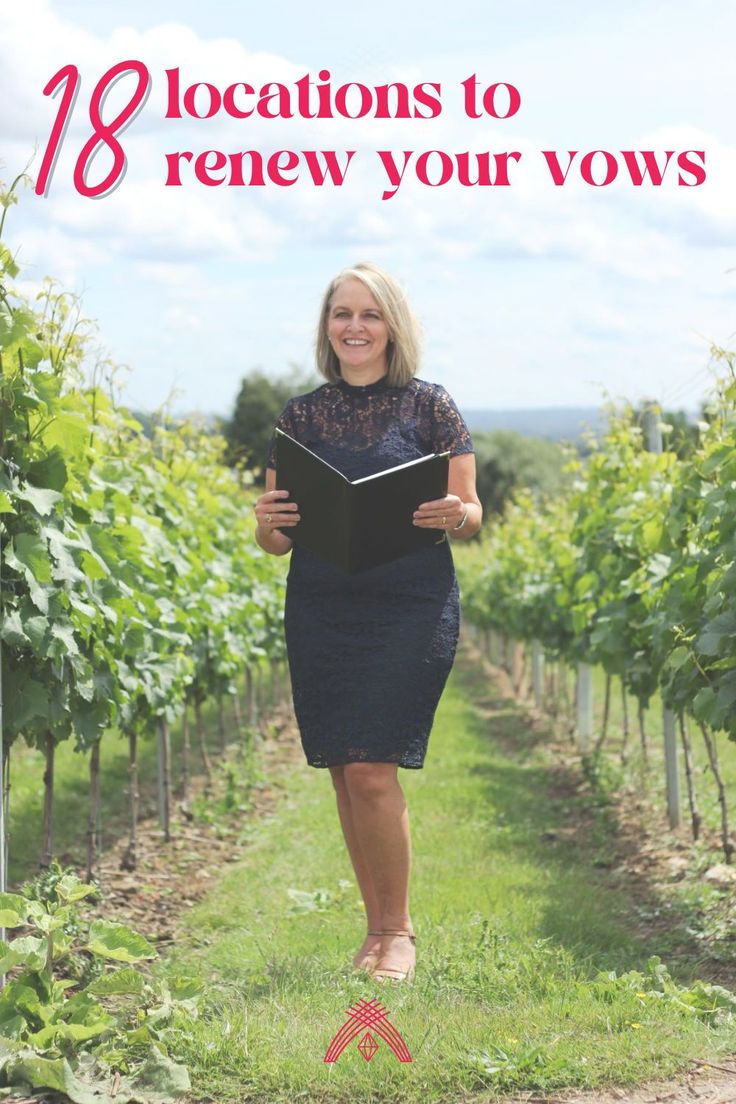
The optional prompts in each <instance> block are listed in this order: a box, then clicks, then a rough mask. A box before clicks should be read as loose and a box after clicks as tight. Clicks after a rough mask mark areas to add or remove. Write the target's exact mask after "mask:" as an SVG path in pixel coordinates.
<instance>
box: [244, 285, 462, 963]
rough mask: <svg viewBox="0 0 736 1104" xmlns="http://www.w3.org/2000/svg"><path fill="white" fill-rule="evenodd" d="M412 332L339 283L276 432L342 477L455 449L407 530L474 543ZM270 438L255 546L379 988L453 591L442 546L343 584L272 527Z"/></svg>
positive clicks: (439, 410)
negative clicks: (310, 382) (281, 598)
mask: <svg viewBox="0 0 736 1104" xmlns="http://www.w3.org/2000/svg"><path fill="white" fill-rule="evenodd" d="M419 351H420V340H419V328H418V325H417V322H416V320H415V318H414V316H413V314H412V312H411V310H410V308H409V306H408V304H407V302H406V298H405V296H404V294H403V292H402V290H401V288H400V286H399V285H398V284H397V283H396V281H395V280H394V279H393V278H392V277H391V276H390V275H389V274H388V273H386V272H384V271H383V270H382V269H380V268H378V267H377V266H376V265H373V264H358V265H356V266H355V267H354V268H348V269H344V270H343V271H342V272H340V273H339V274H338V275H337V276H336V277H335V278H334V280H332V282H331V283H330V284H329V286H328V288H327V290H326V292H325V295H324V298H323V301H322V308H321V312H320V318H319V325H318V330H317V340H316V359H317V365H318V367H319V370H320V372H321V373H322V375H324V376H325V378H326V380H327V382H326V383H325V384H323V385H321V386H320V387H318V388H316V389H315V390H314V391H311V392H308V393H307V394H304V395H298V396H296V397H295V398H292V399H290V400H289V401H288V402H287V404H286V406H285V407H284V409H283V411H282V413H281V415H280V417H279V419H278V422H277V425H278V426H279V428H281V429H282V430H284V432H286V433H288V434H290V436H292V437H294V438H295V439H296V440H297V441H299V442H300V443H302V444H304V445H306V446H307V448H310V449H311V450H312V451H313V452H315V453H317V454H318V455H319V456H321V457H322V458H323V459H324V460H326V461H327V462H328V463H330V464H331V465H332V466H333V467H335V468H337V469H338V470H339V471H342V472H343V474H344V475H346V476H347V477H348V479H358V478H360V477H362V476H365V475H372V474H374V473H376V472H379V471H383V470H384V469H385V468H390V467H393V466H394V465H396V464H401V463H403V462H405V461H407V460H413V459H415V458H417V457H420V456H425V455H427V454H428V453H431V452H442V451H445V450H449V451H450V452H451V457H450V471H449V482H448V493H447V495H446V497H445V498H442V499H439V500H435V501H432V502H424V503H422V504H421V505H420V506H419V508H418V509H417V510H416V512H415V513H414V517H413V522H414V524H415V525H418V526H422V527H424V528H429V529H444V530H445V532H446V533H447V534H449V535H451V536H452V537H453V538H454V539H455V540H467V539H469V538H470V537H472V536H474V534H475V533H477V532H478V530H479V528H480V525H481V518H482V507H481V504H480V501H479V499H478V495H477V493H476V489H475V455H474V453H473V443H472V440H471V437H470V433H469V432H468V428H467V426H466V425H465V422H464V421H463V419H462V417H461V415H460V413H459V411H458V409H457V407H456V405H455V403H454V401H453V400H452V398H451V397H450V395H449V394H448V392H447V391H446V390H445V388H444V387H442V386H441V385H440V384H434V383H429V382H427V381H425V380H421V379H417V378H416V375H415V373H416V370H417V367H418V361H419ZM275 485H276V473H275V434H274V437H273V438H272V441H271V446H270V449H269V453H268V457H267V459H266V491H265V494H263V495H261V497H260V498H259V499H258V501H257V503H256V506H255V511H256V516H257V518H258V526H257V529H256V540H257V542H258V544H259V545H260V546H261V548H263V549H265V550H266V551H267V552H271V553H273V554H274V555H277V556H281V555H284V554H285V553H286V552H289V551H291V553H292V555H291V562H290V565H289V572H288V577H287V587H286V600H285V605H284V630H285V635H286V645H287V653H288V659H289V670H290V674H291V684H292V693H293V698H294V711H295V715H296V719H297V723H298V725H299V730H300V734H301V740H302V745H303V748H304V751H305V754H306V757H307V762H308V763H309V765H310V766H313V767H318V768H327V769H329V771H330V774H331V776H332V782H333V785H334V787H335V791H336V797H337V808H338V812H339V816H340V822H341V825H342V830H343V833H344V836H345V842H346V844H347V847H348V851H349V853H350V858H351V860H352V863H353V867H354V869H355V876H356V878H357V881H358V885H359V886H360V891H361V894H362V897H363V901H364V904H365V909H366V918H367V922H368V934H367V935H366V937H365V940H364V941H363V945H362V946H361V947H360V949H359V951H358V953H357V954H356V956H355V958H354V959H353V965H354V966H355V967H356V968H358V969H366V970H368V971H370V972H372V974H373V977H375V978H377V979H379V980H383V979H385V978H395V979H397V980H402V979H408V978H411V976H412V975H413V973H414V966H415V958H416V956H415V946H414V944H415V938H416V937H415V935H414V931H413V927H412V922H411V916H410V912H409V874H410V868H411V841H410V835H409V815H408V810H407V807H406V801H405V799H404V794H403V791H402V789H401V785H400V783H399V780H398V767H405V768H410V769H420V768H421V767H423V765H424V756H425V753H426V750H427V741H428V738H429V733H430V730H431V727H432V722H433V718H434V714H435V710H436V708H437V704H438V701H439V698H440V695H441V694H442V690H443V688H444V686H445V682H446V679H447V676H448V674H449V672H450V668H451V667H452V663H453V660H454V657H455V650H456V647H457V640H458V627H459V590H458V584H457V579H456V576H455V569H454V564H453V560H452V553H451V551H450V546H449V544H448V543H447V539H446V538H445V539H444V540H440V541H439V543H435V544H432V545H431V546H430V547H427V548H423V549H421V550H420V551H419V552H415V553H411V554H410V555H407V556H403V557H401V558H400V559H397V560H393V561H392V562H391V563H388V564H382V565H380V566H379V567H375V568H371V569H369V570H367V571H362V572H358V573H356V574H354V575H347V574H345V573H344V572H342V571H341V570H340V569H339V568H336V567H334V566H332V565H331V564H327V563H325V562H324V561H322V560H320V559H319V558H318V557H316V556H315V555H313V554H312V553H310V552H308V551H307V550H306V549H304V548H301V547H300V546H299V545H298V544H294V542H293V541H292V540H291V539H290V538H289V537H288V536H287V535H286V534H285V533H284V532H279V529H286V528H288V527H289V526H293V525H296V524H297V522H298V521H299V516H300V515H299V512H298V511H299V504H298V503H293V502H289V503H286V502H283V501H281V500H282V499H284V498H287V497H288V493H289V492H288V490H278V491H277V490H275Z"/></svg>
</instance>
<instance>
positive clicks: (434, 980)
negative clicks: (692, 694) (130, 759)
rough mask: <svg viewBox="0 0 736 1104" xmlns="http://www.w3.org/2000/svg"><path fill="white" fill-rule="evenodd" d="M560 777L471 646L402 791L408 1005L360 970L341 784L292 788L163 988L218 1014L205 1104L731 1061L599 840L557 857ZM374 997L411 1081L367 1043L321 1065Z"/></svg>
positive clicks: (505, 1085)
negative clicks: (604, 857) (549, 834)
mask: <svg viewBox="0 0 736 1104" xmlns="http://www.w3.org/2000/svg"><path fill="white" fill-rule="evenodd" d="M553 766H554V764H553V763H552V762H551V760H550V757H549V755H548V754H546V753H545V748H544V746H543V744H541V743H540V741H539V739H538V735H536V736H535V735H533V734H532V733H531V730H530V726H529V723H528V720H527V718H526V717H525V715H524V712H523V710H522V709H521V708H520V707H519V706H518V705H517V704H516V703H515V702H513V701H512V700H508V699H506V698H505V697H504V695H503V693H502V691H501V690H500V689H499V687H498V686H496V685H494V684H493V683H489V681H488V679H487V677H486V676H485V675H483V674H482V673H481V670H480V667H479V666H478V664H477V662H476V661H475V660H474V659H473V657H472V656H471V654H470V651H469V648H468V646H467V645H464V644H463V645H461V648H460V651H459V653H458V658H457V661H456V665H455V668H454V670H453V673H452V676H451V679H450V681H449V683H448V686H447V689H446V691H445V694H444V696H443V699H442V702H441V703H440V708H439V710H438V713H437V717H436V720H435V726H434V730H433V732H432V735H431V738H430V744H429V752H428V755H427V760H426V765H425V769H424V770H423V771H417V772H412V771H401V772H400V779H401V782H402V785H403V787H404V790H405V793H406V795H407V800H408V803H409V809H410V816H411V823H412V838H413V847H414V872H413V878H412V916H413V919H414V925H415V929H416V931H417V933H418V940H417V957H418V965H417V973H416V978H415V981H414V983H413V985H408V986H407V985H392V986H390V987H389V986H387V985H380V984H379V983H378V982H374V981H372V980H371V979H370V978H369V977H367V976H366V975H365V974H356V973H354V972H353V971H352V969H351V967H350V959H351V957H352V955H353V953H354V951H355V949H356V948H357V947H358V946H359V945H360V942H361V940H362V937H363V934H364V921H363V915H362V909H361V906H360V903H359V899H358V894H357V889H356V887H355V884H354V881H353V877H352V870H351V867H350V865H349V860H348V857H347V853H346V851H345V847H344V843H343V840H342V836H341V834H340V829H339V824H338V820H337V814H336V809H335V802H334V796H333V791H332V787H331V784H330V781H329V776H328V774H327V772H326V771H324V772H323V771H317V770H314V769H311V768H308V767H307V766H306V765H304V764H303V763H299V764H298V765H297V766H296V767H290V768H288V770H287V771H286V773H285V776H284V779H285V781H286V788H285V792H284V796H283V798H282V799H281V802H280V803H279V805H278V806H277V808H276V811H275V813H274V815H273V816H272V817H270V818H268V819H266V820H263V821H261V822H260V824H259V825H258V826H257V828H256V829H255V831H254V832H253V834H252V836H251V838H250V842H249V843H248V845H247V847H246V848H245V850H244V852H243V857H242V861H241V862H240V863H238V864H235V865H234V866H233V867H231V868H229V869H228V870H227V872H226V873H224V874H223V876H222V878H221V880H220V881H219V883H218V885H217V887H216V888H215V889H214V891H213V893H212V895H211V896H210V897H208V898H207V900H206V902H204V903H203V904H202V905H200V906H199V907H198V908H196V909H195V910H193V911H192V912H191V913H190V915H189V918H188V921H187V924H186V928H185V934H184V937H183V938H182V939H180V940H179V941H178V944H177V948H176V950H175V951H174V952H173V953H171V954H170V955H169V957H168V962H167V968H168V969H169V970H171V971H172V972H177V973H181V972H186V973H195V974H197V975H198V976H200V977H202V978H204V979H205V980H207V981H208V982H209V985H210V1001H211V1010H210V1012H209V1013H208V1014H207V1015H206V1016H205V1017H203V1019H202V1020H201V1021H200V1023H199V1024H198V1026H197V1028H196V1030H195V1031H194V1032H193V1033H191V1034H188V1035H187V1036H186V1037H184V1036H183V1037H182V1038H181V1040H180V1044H179V1047H178V1048H177V1057H181V1058H183V1060H185V1061H186V1062H187V1064H188V1065H189V1067H190V1071H191V1074H192V1080H193V1085H194V1089H195V1096H197V1097H198V1098H207V1099H210V1100H215V1101H217V1102H218V1104H219V1102H225V1101H230V1100H233V1101H235V1100H237V1101H239V1102H243V1104H244V1102H245V1101H264V1102H265V1101H269V1102H279V1101H290V1102H291V1101H296V1100H299V1099H302V1100H308V1101H310V1102H312V1101H340V1102H343V1101H344V1102H345V1104H347V1102H348V1101H351V1102H354V1101H357V1102H366V1104H367V1102H379V1101H402V1102H406V1104H414V1102H419V1101H422V1102H423V1104H432V1102H435V1101H443V1102H444V1101H453V1102H454V1101H460V1100H464V1099H466V1098H472V1099H473V1100H477V1101H481V1100H493V1099H497V1098H501V1097H503V1096H505V1095H508V1094H509V1093H510V1092H512V1091H518V1090H522V1089H532V1088H537V1089H542V1090H551V1089H553V1088H559V1087H563V1086H579V1087H586V1088H596V1087H601V1086H604V1085H611V1084H617V1085H625V1084H635V1083H639V1082H642V1081H644V1080H646V1079H648V1078H651V1077H654V1076H666V1075H668V1074H670V1073H673V1072H675V1071H676V1070H678V1069H680V1068H682V1067H683V1066H684V1065H685V1064H686V1063H687V1061H688V1060H689V1059H690V1058H694V1057H700V1058H708V1059H710V1060H712V1061H718V1058H719V1057H720V1056H723V1055H726V1054H730V1053H731V1052H733V1051H735V1050H736V1029H735V1028H734V1026H733V1022H730V1023H729V1017H728V1016H727V1015H724V1014H723V1013H716V1014H715V1015H713V1014H711V1015H704V1014H700V1015H698V1014H696V1013H694V1012H693V1011H691V1010H689V1009H688V1008H687V1007H685V1004H686V1002H688V1001H690V1002H693V1001H695V1002H697V1001H698V1000H700V1002H701V1003H706V1004H707V1003H708V1002H709V1000H710V998H709V997H708V996H707V994H705V995H703V994H701V996H700V997H698V992H699V987H698V985H697V984H696V985H695V986H694V988H693V989H692V990H691V991H689V992H684V990H683V989H681V988H680V986H686V985H687V986H690V985H692V983H693V982H694V981H695V979H696V978H697V970H695V969H688V967H687V965H684V966H683V965H682V964H680V965H679V967H678V968H677V969H675V967H674V965H673V966H672V975H673V977H677V979H678V983H679V984H675V983H674V982H671V983H669V984H668V983H667V981H666V977H665V978H664V980H663V978H662V975H661V971H660V974H659V976H658V975H657V974H656V973H655V972H652V971H651V970H650V971H648V970H647V959H648V957H649V956H650V955H656V954H658V953H661V949H660V948H658V946H657V942H656V937H653V936H649V937H647V936H646V935H645V936H642V935H641V934H637V933H638V932H639V928H638V926H637V924H636V923H635V920H634V916H633V913H632V911H631V905H630V902H628V901H627V899H625V898H624V897H622V896H621V895H620V893H618V892H617V890H616V887H615V881H614V879H612V877H611V874H610V872H609V871H607V870H605V869H601V868H599V867H596V866H595V865H593V863H594V858H595V854H596V851H597V849H598V847H599V844H600V841H599V840H596V839H595V833H592V835H591V839H590V840H586V839H582V840H581V839H580V838H579V837H578V838H570V839H569V840H568V839H564V838H562V839H558V840H557V841H556V842H555V844H554V846H550V843H549V842H548V841H546V840H545V839H544V836H543V834H544V832H545V831H546V830H548V829H549V828H552V827H558V826H560V825H564V824H565V821H566V818H570V817H571V816H572V813H573V812H574V808H573V806H574V803H575V802H576V801H577V800H579V799H578V798H577V797H576V796H575V793H574V791H573V792H572V793H570V792H567V793H566V792H565V790H564V788H561V787H560V786H559V776H558V772H555V771H554V769H553ZM553 778H554V779H556V782H555V784H554V785H553ZM290 891H292V892H291V893H290ZM662 957H663V959H664V961H665V965H667V960H666V955H664V954H663V955H662ZM629 971H637V972H638V973H627V972H629ZM601 972H603V973H601ZM374 997H378V999H380V1000H381V1002H382V1003H383V1004H384V1005H385V1007H386V1008H387V1009H388V1010H389V1012H390V1014H391V1022H392V1023H393V1024H394V1026H395V1027H396V1028H397V1029H398V1030H399V1031H400V1032H401V1034H402V1036H403V1037H404V1039H405V1040H406V1043H407V1045H408V1047H409V1050H410V1051H411V1054H412V1059H413V1060H412V1061H411V1062H406V1063H400V1062H399V1061H397V1059H396V1058H395V1057H394V1055H393V1053H392V1052H391V1051H390V1049H389V1048H388V1046H386V1045H385V1044H384V1043H383V1042H382V1041H381V1039H380V1038H378V1039H377V1042H378V1043H379V1049H378V1051H377V1053H376V1054H375V1056H374V1057H373V1058H372V1059H371V1061H370V1062H367V1061H365V1059H364V1058H363V1057H362V1055H361V1054H360V1053H359V1052H358V1050H357V1049H356V1042H357V1039H356V1040H355V1041H353V1042H352V1043H351V1045H350V1046H349V1047H348V1049H346V1050H345V1052H344V1053H343V1054H342V1056H341V1058H340V1059H339V1061H338V1062H336V1063H335V1064H325V1063H324V1062H323V1056H324V1054H325V1051H326V1049H327V1046H328V1044H329V1042H330V1039H331V1037H332V1036H333V1034H334V1033H335V1032H336V1031H337V1030H338V1029H339V1028H340V1026H341V1025H342V1024H343V1022H344V1021H345V1018H346V1010H347V1009H348V1008H350V1007H351V1006H352V1005H353V1004H354V1003H355V1002H356V1001H357V1000H359V999H361V998H362V999H364V1000H370V999H372V998H374ZM723 999H724V1000H727V996H726V997H724V998H723ZM719 1016H720V1017H721V1018H720V1022H719ZM732 1019H733V1017H731V1021H732ZM362 1034H363V1032H361V1036H362ZM358 1037H360V1036H358Z"/></svg>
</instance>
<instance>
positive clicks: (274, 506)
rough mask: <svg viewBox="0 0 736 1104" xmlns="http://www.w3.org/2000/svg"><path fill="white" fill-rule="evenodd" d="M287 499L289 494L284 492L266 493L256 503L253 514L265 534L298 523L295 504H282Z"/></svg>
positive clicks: (298, 518)
mask: <svg viewBox="0 0 736 1104" xmlns="http://www.w3.org/2000/svg"><path fill="white" fill-rule="evenodd" d="M288 497H289V492H288V491H284V490H279V491H275V490H274V491H266V493H265V494H262V495H261V497H260V498H259V499H258V500H257V501H256V504H255V507H254V509H255V512H256V518H257V519H258V524H259V526H260V527H261V529H262V530H264V531H265V532H266V533H271V532H273V530H274V529H278V528H280V527H281V526H287V525H296V524H297V522H298V521H300V520H301V519H300V517H299V514H298V513H297V510H298V505H297V503H296V502H282V501H281V500H282V499H284V498H288Z"/></svg>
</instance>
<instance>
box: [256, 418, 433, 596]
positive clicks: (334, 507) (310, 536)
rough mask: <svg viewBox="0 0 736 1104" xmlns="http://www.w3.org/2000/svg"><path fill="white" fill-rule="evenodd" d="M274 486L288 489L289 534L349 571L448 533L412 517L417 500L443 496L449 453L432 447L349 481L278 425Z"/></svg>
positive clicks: (386, 560)
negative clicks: (292, 520)
mask: <svg viewBox="0 0 736 1104" xmlns="http://www.w3.org/2000/svg"><path fill="white" fill-rule="evenodd" d="M275 432H276V488H277V490H288V491H289V497H288V499H283V500H282V501H284V502H296V503H297V506H298V508H299V516H300V521H299V522H298V523H297V524H296V525H288V526H281V527H280V528H279V532H280V533H283V534H284V536H287V537H290V538H291V539H292V540H293V541H294V542H295V543H296V544H300V545H302V547H304V548H307V549H308V550H309V551H310V552H314V553H315V555H317V556H320V557H321V558H322V559H324V560H327V561H329V563H332V564H335V566H336V567H340V568H342V569H343V571H346V572H347V573H348V574H351V575H352V574H354V573H355V572H356V571H365V570H367V569H368V568H370V567H377V566H379V565H380V564H384V563H389V562H390V561H391V560H395V559H398V558H399V557H400V556H405V555H408V554H409V553H410V552H416V551H418V550H419V549H420V548H426V547H427V546H428V545H431V544H440V543H442V542H443V541H445V540H446V539H447V536H446V534H445V532H444V530H442V529H425V528H422V527H421V526H417V525H414V524H413V521H412V516H413V513H414V511H415V510H416V508H417V506H419V505H421V503H422V502H431V501H432V500H434V499H436V498H444V497H445V495H446V494H447V481H448V476H449V471H450V453H449V452H440V453H430V454H429V455H428V456H422V457H420V458H419V459H417V460H409V461H408V462H407V463H405V464H399V465H397V466H396V467H392V468H387V469H386V470H385V471H382V472H378V473H376V474H375V475H368V476H364V477H363V478H362V479H355V480H352V481H351V480H349V479H348V478H347V477H346V476H345V475H343V474H342V472H340V471H338V470H337V468H333V467H332V465H331V464H328V463H327V462H326V461H325V460H323V459H322V458H321V457H320V456H317V455H316V453H314V452H312V451H311V449H308V448H307V447H306V446H305V445H302V444H300V443H299V442H298V441H295V440H294V438H293V437H290V436H289V434H288V433H284V432H283V430H281V429H278V428H277V429H276V431H275Z"/></svg>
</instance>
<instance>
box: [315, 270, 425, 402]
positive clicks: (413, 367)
mask: <svg viewBox="0 0 736 1104" xmlns="http://www.w3.org/2000/svg"><path fill="white" fill-rule="evenodd" d="M351 277H352V278H354V279H356V280H360V281H361V283H363V284H365V286H366V287H367V288H368V291H369V292H370V293H371V295H372V296H373V298H374V299H375V300H376V302H377V303H378V306H379V307H380V308H381V311H382V312H383V318H384V321H385V323H386V325H387V327H388V337H389V339H388V345H387V346H386V366H387V369H388V371H387V376H386V382H387V384H388V385H389V387H403V385H404V384H405V383H408V382H409V380H410V379H411V378H412V377H413V376H415V375H416V372H417V369H418V367H419V359H420V357H421V346H422V335H421V329H420V326H419V322H418V321H417V319H416V317H415V315H414V313H413V311H412V309H411V307H410V306H409V303H408V301H407V298H406V294H405V293H404V290H403V288H402V287H401V285H400V284H399V283H398V282H397V281H396V280H395V279H394V277H393V276H390V275H389V273H388V272H386V271H384V269H382V268H379V267H378V265H375V264H372V263H371V262H370V261H361V262H360V263H359V264H356V265H354V266H353V267H352V268H344V269H343V270H342V272H338V274H337V276H335V277H334V279H332V280H331V281H330V283H329V284H328V285H327V289H326V291H325V293H324V296H323V297H322V305H321V307H320V312H319V322H318V324H317V335H316V338H315V359H316V361H317V368H318V369H319V371H320V372H321V373H322V375H323V376H324V377H325V379H327V380H328V381H329V382H330V383H338V382H339V381H340V380H341V379H342V376H341V375H340V361H339V359H338V357H337V354H336V353H335V350H334V349H333V348H332V345H331V344H330V341H329V338H328V336H327V316H328V314H329V313H330V304H331V302H332V297H333V295H334V294H335V291H336V290H337V288H338V286H339V285H340V284H341V283H342V282H343V280H347V279H350V278H351Z"/></svg>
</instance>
